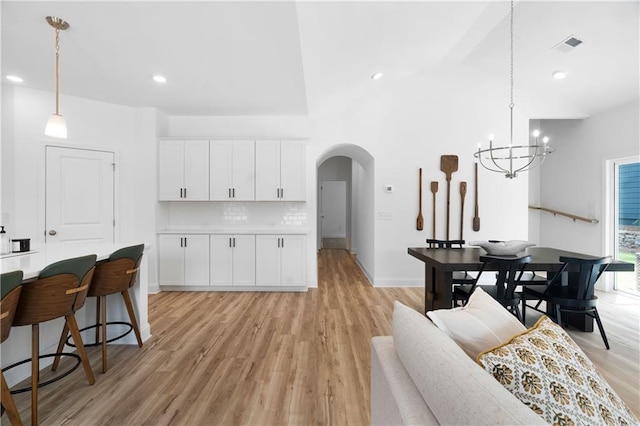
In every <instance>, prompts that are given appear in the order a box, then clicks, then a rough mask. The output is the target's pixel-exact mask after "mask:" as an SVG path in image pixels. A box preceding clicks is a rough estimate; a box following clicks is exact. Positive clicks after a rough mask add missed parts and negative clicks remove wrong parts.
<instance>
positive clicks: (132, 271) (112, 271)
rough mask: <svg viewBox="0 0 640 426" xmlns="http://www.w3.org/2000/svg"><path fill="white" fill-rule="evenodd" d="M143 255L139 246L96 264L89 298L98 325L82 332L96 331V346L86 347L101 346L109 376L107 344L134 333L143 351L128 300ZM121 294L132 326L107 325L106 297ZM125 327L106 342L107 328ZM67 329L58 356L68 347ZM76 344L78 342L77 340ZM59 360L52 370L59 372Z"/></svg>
mask: <svg viewBox="0 0 640 426" xmlns="http://www.w3.org/2000/svg"><path fill="white" fill-rule="evenodd" d="M143 251H144V244H139V245H136V246H130V247H124V248H122V249H120V250H117V251H115V252H113V253H111V256H109V259H108V260H106V261H102V262H98V263H97V264H96V271H95V273H94V275H93V281H92V282H91V287H90V288H89V293H88V294H87V296H89V297H96V298H97V299H96V324H95V325H91V326H89V327H85V328H83V329H82V330H80V331H81V332H82V331H85V330H89V329H91V328H95V329H96V339H95V343H93V344H85V346H87V347H90V346H98V345H101V346H102V372H103V373H106V372H107V343H110V342H113V341H115V340H118V339H121V338H123V337H124V336H126V335H128V334H129V333H131V330H133V332H134V333H135V335H136V340H137V341H138V346H139V347H142V338H141V336H140V327H139V326H138V321H137V320H136V314H135V312H134V310H133V304H132V303H131V297H130V296H129V288H131V287H133V285H134V284H135V283H136V278H137V276H138V270H139V269H140V262H141V261H142V252H143ZM116 293H120V294H121V295H122V298H123V300H124V305H125V307H126V308H127V313H128V314H129V320H130V321H131V322H130V323H127V322H120V321H112V322H107V296H108V295H110V294H116ZM109 324H111V325H114V324H119V325H125V326H128V327H129V329H128V330H127V331H126V332H124V333H122V334H121V335H119V336H116V337H113V338H111V339H107V325H109ZM100 330H102V333H101V334H102V338H101V339H100ZM68 332H69V330H68V328H67V327H66V326H65V328H64V329H63V330H62V335H61V336H60V343H59V344H58V352H61V351H62V348H63V347H64V345H65V344H67V345H72V346H73V344H71V343H69V341H68V340H69V338H68V336H67V335H68ZM74 340H75V339H74ZM58 362H59V357H56V359H55V360H54V362H53V367H52V370H54V371H55V370H56V369H57V368H58Z"/></svg>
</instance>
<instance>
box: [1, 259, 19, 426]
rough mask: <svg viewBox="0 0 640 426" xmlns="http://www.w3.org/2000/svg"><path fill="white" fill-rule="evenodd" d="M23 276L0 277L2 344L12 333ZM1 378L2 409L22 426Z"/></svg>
mask: <svg viewBox="0 0 640 426" xmlns="http://www.w3.org/2000/svg"><path fill="white" fill-rule="evenodd" d="M22 275H23V274H22V271H13V272H7V273H4V274H2V275H0V290H1V293H2V298H1V299H0V329H1V332H0V335H1V337H2V339H1V340H0V343H4V341H5V340H7V338H8V337H9V333H10V332H11V326H12V325H13V318H14V316H15V314H16V308H17V307H18V301H19V300H20V292H21V291H22V286H21V284H22ZM0 378H1V379H2V393H1V394H0V398H1V399H0V401H1V402H2V408H3V409H4V410H6V412H7V417H8V418H9V422H10V423H11V424H12V425H13V426H17V425H22V420H21V419H20V414H19V413H18V408H17V407H16V403H15V401H14V400H13V396H11V391H10V390H9V386H8V385H7V381H6V380H5V379H4V374H3V373H2V372H0Z"/></svg>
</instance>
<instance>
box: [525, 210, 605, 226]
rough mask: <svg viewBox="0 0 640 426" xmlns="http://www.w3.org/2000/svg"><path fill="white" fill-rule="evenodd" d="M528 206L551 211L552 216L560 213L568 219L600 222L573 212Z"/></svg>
mask: <svg viewBox="0 0 640 426" xmlns="http://www.w3.org/2000/svg"><path fill="white" fill-rule="evenodd" d="M529 208H530V209H533V210H542V211H544V212H548V213H551V214H553V215H554V216H555V215H560V216H564V217H568V218H569V219H573V221H574V222H575V221H576V220H581V221H583V222H587V223H599V222H600V221H599V220H598V219H591V218H589V217H583V216H577V215H575V214H571V213H565V212H561V211H560V210H554V209H548V208H546V207H537V206H529Z"/></svg>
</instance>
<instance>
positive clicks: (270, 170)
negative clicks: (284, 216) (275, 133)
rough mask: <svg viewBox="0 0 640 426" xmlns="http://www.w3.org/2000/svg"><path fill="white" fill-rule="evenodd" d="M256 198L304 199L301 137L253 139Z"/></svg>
mask: <svg viewBox="0 0 640 426" xmlns="http://www.w3.org/2000/svg"><path fill="white" fill-rule="evenodd" d="M255 152H256V155H255V158H256V164H255V170H256V178H255V182H256V200H258V201H305V200H306V172H305V170H306V167H305V165H306V143H305V141H273V140H262V141H256V145H255Z"/></svg>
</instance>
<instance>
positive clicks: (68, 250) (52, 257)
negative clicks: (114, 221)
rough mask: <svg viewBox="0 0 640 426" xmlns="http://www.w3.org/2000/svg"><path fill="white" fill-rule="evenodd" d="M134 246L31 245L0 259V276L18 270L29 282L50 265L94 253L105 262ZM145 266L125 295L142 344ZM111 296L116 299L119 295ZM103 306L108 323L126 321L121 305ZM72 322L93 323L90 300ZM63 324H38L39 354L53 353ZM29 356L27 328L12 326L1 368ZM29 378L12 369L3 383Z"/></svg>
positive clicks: (130, 340)
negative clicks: (126, 248)
mask: <svg viewBox="0 0 640 426" xmlns="http://www.w3.org/2000/svg"><path fill="white" fill-rule="evenodd" d="M135 244H140V242H126V243H95V242H90V243H48V244H44V243H41V244H37V243H36V244H32V247H31V248H32V250H31V251H29V252H25V253H12V254H10V255H3V256H1V257H0V273H5V272H10V271H15V270H21V271H23V273H24V278H23V279H24V281H29V280H33V279H35V278H37V277H38V274H39V273H40V271H42V269H44V268H45V267H46V266H47V265H50V264H52V263H54V262H58V261H60V260H64V259H70V258H73V257H79V256H85V255H89V254H95V255H96V256H97V260H98V261H100V260H106V259H108V258H109V256H110V255H111V253H113V252H114V251H116V250H118V249H120V248H123V247H128V246H132V245H135ZM149 248H150V245H149V244H146V243H145V253H147V252H148V250H149ZM147 265H148V263H147V258H146V256H144V255H143V257H142V262H141V264H140V271H139V273H138V280H137V282H136V284H135V285H134V286H133V287H132V288H131V290H130V292H129V293H130V294H131V299H132V302H133V306H134V309H135V311H136V317H137V320H138V324H139V325H140V334H141V336H142V340H143V341H144V340H147V339H148V338H149V337H151V327H150V325H149V317H148V288H149V281H148V280H149V278H148V266H147ZM115 296H117V297H120V296H119V295H115ZM107 306H108V312H107V317H108V320H109V321H128V317H127V313H126V310H125V309H124V306H123V305H122V303H108V304H107ZM76 319H77V320H78V325H79V326H80V328H82V327H85V326H87V325H90V324H93V323H94V322H95V301H94V299H92V298H90V299H88V300H87V302H86V303H85V306H84V307H83V308H82V309H81V310H80V311H78V312H77V313H76ZM63 325H64V321H63V320H54V321H49V322H46V323H43V324H42V326H41V331H40V336H41V343H40V347H41V353H43V354H44V353H52V352H55V349H56V345H57V342H58V339H59V338H60V333H61V332H62V327H63ZM117 332H118V330H114V331H113V333H117ZM110 334H111V331H110ZM118 334H119V333H118ZM114 343H115V344H136V340H135V337H134V336H133V335H128V336H126V337H124V338H123V339H120V340H118V341H117V342H114ZM30 353H31V334H30V330H29V328H28V327H15V329H14V330H12V331H11V336H10V337H9V339H8V340H7V341H6V342H5V343H3V345H2V347H1V359H2V366H3V367H4V366H6V365H9V364H12V363H14V362H16V361H18V360H20V359H25V358H28V357H29V356H30ZM45 365H46V363H44V362H43V363H42V364H41V367H44V366H45ZM29 376H30V371H29V366H28V365H27V366H26V367H25V368H15V369H12V370H11V371H10V372H7V374H6V375H5V378H6V379H7V382H9V386H12V385H13V384H14V383H17V382H19V381H20V380H23V379H24V378H26V377H29Z"/></svg>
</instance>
